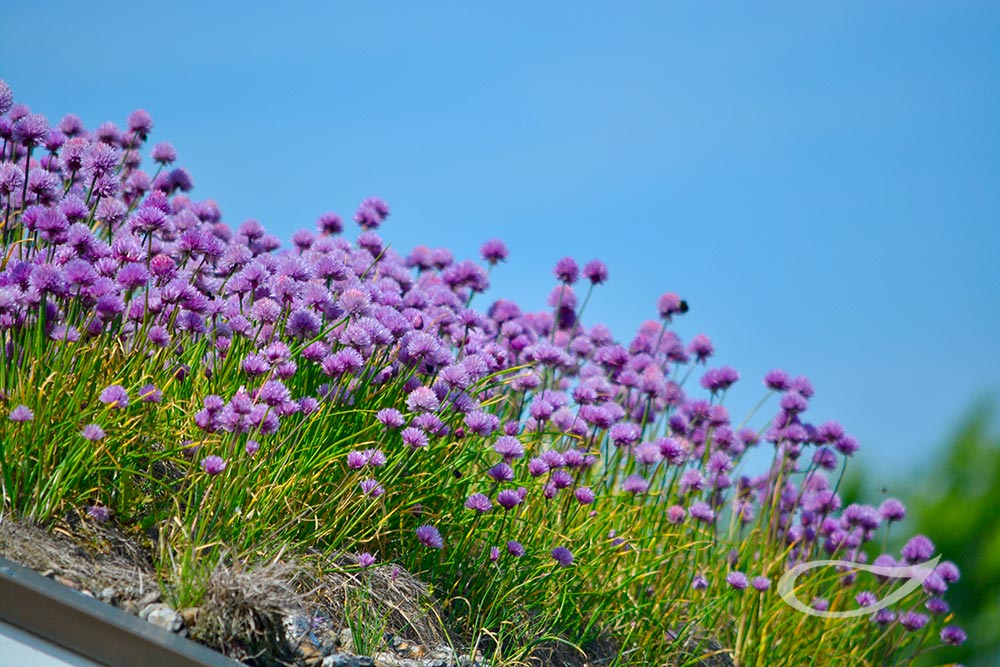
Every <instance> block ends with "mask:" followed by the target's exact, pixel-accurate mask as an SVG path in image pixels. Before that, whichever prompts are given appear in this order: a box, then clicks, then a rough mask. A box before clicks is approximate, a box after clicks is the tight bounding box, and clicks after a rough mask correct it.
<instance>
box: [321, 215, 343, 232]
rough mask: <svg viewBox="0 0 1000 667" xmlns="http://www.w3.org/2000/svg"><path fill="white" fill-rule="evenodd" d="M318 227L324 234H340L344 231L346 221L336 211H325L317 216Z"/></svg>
mask: <svg viewBox="0 0 1000 667" xmlns="http://www.w3.org/2000/svg"><path fill="white" fill-rule="evenodd" d="M316 227H317V228H318V229H319V231H320V232H322V233H323V234H331V235H333V234H339V233H340V232H342V231H344V222H343V221H342V220H341V219H340V216H339V215H337V214H336V213H324V214H323V215H321V216H319V218H317V220H316Z"/></svg>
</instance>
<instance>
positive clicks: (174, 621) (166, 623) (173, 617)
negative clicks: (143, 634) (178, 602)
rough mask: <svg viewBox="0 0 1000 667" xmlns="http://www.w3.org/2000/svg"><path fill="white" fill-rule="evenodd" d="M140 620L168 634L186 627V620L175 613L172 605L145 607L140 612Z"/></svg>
mask: <svg viewBox="0 0 1000 667" xmlns="http://www.w3.org/2000/svg"><path fill="white" fill-rule="evenodd" d="M139 618H142V619H145V620H147V621H149V622H150V623H152V624H153V625H155V626H157V627H159V628H163V629H164V630H167V631H168V632H177V631H178V630H180V629H181V628H182V627H183V626H184V619H183V618H182V617H181V615H180V614H178V613H177V612H176V611H174V609H173V608H172V607H171V606H170V605H168V604H163V603H162V602H157V603H154V604H151V605H148V606H146V607H143V609H142V611H140V612H139Z"/></svg>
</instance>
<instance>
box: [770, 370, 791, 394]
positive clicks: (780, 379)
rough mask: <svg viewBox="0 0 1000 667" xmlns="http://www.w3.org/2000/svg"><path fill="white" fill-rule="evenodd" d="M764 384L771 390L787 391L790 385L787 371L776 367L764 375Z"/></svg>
mask: <svg viewBox="0 0 1000 667" xmlns="http://www.w3.org/2000/svg"><path fill="white" fill-rule="evenodd" d="M764 386H765V387H767V388H768V389H770V390H772V391H787V390H788V388H789V387H790V386H791V378H789V377H788V373H786V372H785V371H783V370H781V369H780V368H776V369H774V370H773V371H768V372H767V375H765V376H764Z"/></svg>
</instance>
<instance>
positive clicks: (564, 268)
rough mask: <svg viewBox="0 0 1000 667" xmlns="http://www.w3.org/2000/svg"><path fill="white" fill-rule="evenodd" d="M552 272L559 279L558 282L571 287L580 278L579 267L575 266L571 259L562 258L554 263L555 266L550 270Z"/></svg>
mask: <svg viewBox="0 0 1000 667" xmlns="http://www.w3.org/2000/svg"><path fill="white" fill-rule="evenodd" d="M552 272H553V273H554V274H555V275H556V278H558V279H559V282H561V283H563V284H564V285H572V284H573V283H575V282H576V279H577V278H578V277H579V276H580V267H578V266H577V265H576V262H575V261H573V258H572V257H563V258H562V259H560V260H559V261H558V262H556V266H555V268H554V269H552Z"/></svg>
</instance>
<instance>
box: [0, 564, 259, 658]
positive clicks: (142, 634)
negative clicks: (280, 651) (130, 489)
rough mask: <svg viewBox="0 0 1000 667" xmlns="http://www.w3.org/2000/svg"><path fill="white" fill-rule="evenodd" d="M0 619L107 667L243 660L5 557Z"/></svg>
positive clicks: (0, 567)
mask: <svg viewBox="0 0 1000 667" xmlns="http://www.w3.org/2000/svg"><path fill="white" fill-rule="evenodd" d="M0 619H3V620H4V621H6V622H7V623H9V624H11V625H13V626H16V627H19V628H21V629H23V630H26V631H28V632H30V633H32V634H34V635H37V636H39V637H41V638H43V639H47V640H49V641H51V642H53V643H54V644H58V645H59V646H62V647H63V648H65V649H68V650H70V651H73V652H74V653H78V654H79V655H81V656H83V657H85V658H89V659H90V660H93V661H95V662H98V663H101V664H104V665H107V666H108V667H135V666H136V665H144V666H146V667H239V666H240V665H242V663H239V662H236V661H235V660H231V659H230V658H227V657H225V656H224V655H222V654H221V653H217V652H215V651H213V650H211V649H209V648H207V647H205V646H202V645H200V644H196V643H195V642H193V641H191V640H189V639H185V638H184V637H180V636H178V635H175V634H173V633H172V632H167V631H166V630H163V629H162V628H158V627H156V626H155V625H152V624H151V623H148V622H146V621H144V620H142V619H140V618H139V617H137V616H133V615H132V614H129V613H126V612H124V611H122V610H121V609H118V608H116V607H112V606H111V605H108V604H105V603H103V602H100V601H98V600H96V599H94V598H91V597H89V596H86V595H83V594H81V593H79V592H77V591H75V590H73V589H71V588H67V587H66V586H63V585H62V584H58V583H56V582H55V581H52V580H51V579H48V578H46V577H43V576H42V575H40V574H38V573H37V572H35V571H33V570H30V569H28V568H25V567H22V566H20V565H17V564H16V563H13V562H11V561H9V560H7V559H6V558H0Z"/></svg>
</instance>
